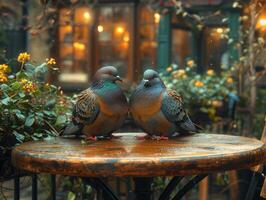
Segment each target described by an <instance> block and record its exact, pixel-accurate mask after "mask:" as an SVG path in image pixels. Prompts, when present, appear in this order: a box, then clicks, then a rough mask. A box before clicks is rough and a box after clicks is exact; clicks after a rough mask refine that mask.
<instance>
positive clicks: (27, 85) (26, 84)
mask: <svg viewBox="0 0 266 200" xmlns="http://www.w3.org/2000/svg"><path fill="white" fill-rule="evenodd" d="M20 83H21V84H22V85H23V86H22V89H23V90H24V91H25V92H28V93H31V92H35V91H36V86H35V84H34V83H33V82H32V81H29V80H27V79H25V78H23V79H21V80H20Z"/></svg>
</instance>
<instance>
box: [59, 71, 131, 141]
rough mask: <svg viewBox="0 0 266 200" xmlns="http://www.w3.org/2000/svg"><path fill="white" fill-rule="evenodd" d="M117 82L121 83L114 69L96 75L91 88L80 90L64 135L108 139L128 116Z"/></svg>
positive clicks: (125, 100) (124, 100)
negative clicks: (81, 135) (82, 135)
mask: <svg viewBox="0 0 266 200" xmlns="http://www.w3.org/2000/svg"><path fill="white" fill-rule="evenodd" d="M116 81H122V79H121V78H120V77H119V76H118V71H117V69H116V68H115V67H113V66H107V67H102V68H100V69H99V70H97V72H96V73H95V76H94V80H93V82H92V85H91V86H90V87H89V88H88V89H86V90H84V91H82V92H81V93H80V94H79V95H78V97H77V102H76V104H75V105H74V108H73V113H72V122H71V123H70V124H69V125H68V126H67V127H66V128H65V130H64V132H63V135H80V134H84V135H85V136H86V137H87V138H88V139H92V140H96V139H97V138H101V137H103V138H106V137H107V138H109V137H111V134H112V132H114V131H115V130H117V129H118V128H120V127H121V126H122V124H123V122H124V120H125V118H126V117H127V115H128V103H127V99H126V96H125V95H124V93H123V91H122V89H121V88H120V87H119V86H118V85H117V83H116Z"/></svg>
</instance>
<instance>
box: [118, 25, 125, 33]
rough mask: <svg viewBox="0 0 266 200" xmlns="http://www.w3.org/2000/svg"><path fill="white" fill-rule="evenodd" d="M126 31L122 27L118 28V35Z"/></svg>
mask: <svg viewBox="0 0 266 200" xmlns="http://www.w3.org/2000/svg"><path fill="white" fill-rule="evenodd" d="M124 31H125V29H124V28H123V27H122V26H118V27H117V28H116V33H118V34H122V33H124Z"/></svg>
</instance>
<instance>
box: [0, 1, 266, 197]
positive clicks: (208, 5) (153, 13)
mask: <svg viewBox="0 0 266 200" xmlns="http://www.w3.org/2000/svg"><path fill="white" fill-rule="evenodd" d="M176 2H178V1H174V0H173V1H166V0H165V1H153V0H143V1H141V0H139V1H130V0H97V1H91V0H67V1H62V0H61V1H60V0H39V1H38V0H21V1H19V0H1V1H0V23H1V25H0V49H1V50H2V51H3V52H4V54H5V57H6V58H8V59H12V58H17V55H18V54H19V53H20V52H23V51H27V52H28V53H30V55H31V60H32V62H33V63H36V65H37V63H42V62H43V61H44V60H45V59H46V58H51V57H52V58H55V59H56V62H57V66H58V68H59V71H53V70H51V71H50V72H49V74H48V75H47V76H46V77H45V81H47V82H49V83H52V84H56V85H58V86H61V87H62V89H63V91H64V92H66V93H68V94H72V93H73V92H74V93H76V92H78V91H79V90H82V89H85V88H86V87H88V84H89V82H90V81H91V79H92V76H93V74H94V72H95V71H96V70H97V68H99V67H101V66H104V65H114V66H115V67H117V68H118V69H119V72H120V73H121V76H123V77H124V78H125V83H126V85H127V86H128V87H130V86H132V85H135V84H136V83H137V82H138V81H139V79H140V78H141V75H142V72H143V70H144V69H145V68H148V67H153V68H155V69H157V70H159V71H160V72H161V73H166V76H167V77H168V76H170V77H172V73H173V71H172V70H177V69H178V70H179V69H187V68H188V67H189V66H190V65H191V66H193V67H194V68H193V70H195V73H196V74H194V75H193V76H194V77H197V76H198V75H202V76H203V78H205V77H206V76H205V75H206V74H207V73H208V72H209V70H214V72H215V74H217V75H218V74H220V73H222V72H227V71H228V72H229V71H231V70H232V69H233V68H234V67H235V65H236V64H237V63H239V61H241V59H242V57H243V52H241V51H240V49H239V46H238V45H239V44H240V45H242V46H243V49H244V47H245V45H246V44H243V43H241V42H242V41H243V35H244V30H245V29H248V26H245V21H244V18H243V16H245V14H246V15H249V9H248V8H247V7H248V6H246V7H245V6H239V5H240V3H237V2H239V1H231V0H198V1H193V0H187V1H181V2H182V9H181V10H179V7H178V6H177V5H175V3H176ZM241 2H244V3H246V4H247V5H248V3H249V1H241ZM258 2H259V3H260V4H261V5H262V7H263V6H264V5H265V1H263V0H261V1H258ZM259 13H260V15H259V19H258V22H257V24H256V27H255V30H254V31H255V33H254V34H255V39H256V40H257V39H258V38H261V41H263V40H264V38H265V30H266V29H265V27H266V11H265V9H264V8H263V9H261V12H259ZM242 18H243V20H242ZM240 19H241V20H240ZM243 29H244V30H243ZM243 51H244V50H243ZM2 55H3V54H1V56H2ZM0 59H1V60H5V59H4V58H0ZM1 63H4V61H3V62H2V61H1ZM253 64H254V67H255V69H256V72H258V73H259V72H260V71H262V70H263V69H264V68H265V52H264V51H260V53H259V54H258V55H257V56H256V58H255V60H254V63H253ZM11 67H12V69H13V70H14V69H16V67H17V69H19V66H16V65H15V64H14V65H12V66H11ZM179 72H181V71H179ZM169 74H170V75H169ZM210 74H211V73H210ZM177 75H178V73H177ZM210 76H211V75H210ZM181 78H182V74H181V76H177V79H179V80H182V79H181ZM229 78H232V80H234V81H235V82H237V80H238V77H237V74H236V73H235V72H233V74H232V77H229ZM175 79H176V78H175ZM217 79H219V77H217ZM226 80H231V79H226ZM201 81H202V80H201ZM172 82H174V80H173V79H170V80H169V82H167V83H169V84H168V85H170V84H172ZM195 83H199V84H195V88H196V89H201V88H200V85H201V84H202V82H195ZM200 83H201V84H200ZM265 83H266V82H265V79H264V80H263V79H262V80H260V81H259V82H258V83H257V85H256V86H257V88H258V96H257V97H256V100H257V101H258V103H257V107H256V115H254V113H253V114H252V113H251V112H252V110H251V111H250V109H249V108H247V107H246V105H249V101H248V97H249V96H248V95H249V93H247V94H245V95H247V96H245V98H244V101H242V100H243V99H241V101H240V103H243V102H244V103H243V105H242V107H241V106H240V107H241V109H239V110H238V111H237V115H238V116H237V119H241V120H242V117H243V118H245V119H244V120H242V125H243V124H244V126H246V124H248V123H245V122H249V121H251V120H250V119H253V120H254V125H255V126H256V129H255V131H256V132H255V131H254V132H251V131H250V130H251V128H250V127H249V128H246V127H244V128H243V127H242V129H241V128H238V127H241V125H240V126H239V124H237V123H238V122H237V123H235V121H233V120H234V116H232V115H230V116H229V118H228V116H227V113H226V116H222V117H223V118H222V120H221V118H219V120H218V121H217V120H213V121H211V122H209V123H211V125H213V127H211V129H212V130H213V131H215V132H219V131H220V130H221V131H222V132H224V130H227V131H228V124H230V125H232V127H233V128H234V127H235V126H236V127H237V128H238V129H237V131H238V133H239V132H241V134H243V135H245V134H246V135H249V136H250V135H254V136H257V137H259V136H260V133H261V130H262V128H261V127H262V125H263V124H262V122H263V120H261V119H263V116H264V114H265V96H266V95H263V94H266V93H265ZM193 86H194V85H193ZM197 87H198V88H197ZM185 89H186V87H185ZM244 89H245V88H244ZM185 92H188V91H187V90H186V91H185ZM240 92H241V91H240V89H239V88H238V94H240ZM194 96H195V95H194ZM207 100H208V99H207ZM214 100H215V99H214ZM218 100H219V101H221V99H218ZM219 101H218V103H219ZM259 101H260V102H262V104H259ZM263 102H264V103H263ZM189 103H191V101H190V102H189ZM211 103H213V104H214V103H215V101H212V102H211ZM216 103H217V101H216ZM240 103H239V104H240ZM191 104H192V103H191ZM196 106H198V105H196ZM226 106H227V104H226ZM195 110H199V107H195ZM222 111H224V110H222ZM208 112H209V111H208ZM250 113H251V114H250ZM252 116H253V117H254V118H253V117H252ZM201 119H202V118H201ZM228 120H229V121H228ZM241 120H239V121H241ZM232 121H233V123H231V122H232ZM220 122H221V123H222V124H219V123H220ZM217 124H218V126H216V125H217ZM224 125H225V126H226V127H227V128H225V129H224ZM259 125H260V126H259ZM217 127H218V128H217ZM219 127H222V128H219ZM213 128H214V129H213ZM227 133H228V132H227ZM232 133H233V134H234V133H236V131H235V132H233V131H232V129H230V134H232ZM253 133H254V134H253ZM217 177H218V178H217ZM117 181H119V180H117ZM121 182H123V184H122V183H121V185H122V186H125V185H130V182H129V181H128V180H121ZM157 182H158V184H157ZM157 182H155V187H157V185H159V186H158V187H160V186H161V185H162V180H160V179H159V180H157ZM221 182H222V183H221ZM227 182H228V176H227V175H219V174H218V176H214V177H211V180H210V185H212V195H216V191H218V190H216V189H217V188H219V187H218V186H219V184H224V183H227ZM116 183H117V182H116ZM114 184H115V183H114ZM156 184H157V185H156ZM217 185H218V186H217ZM216 186H217V187H216ZM129 188H130V187H129ZM124 190H126V189H125V188H122V191H121V193H123V192H125V191H124ZM222 190H223V189H222ZM228 190H229V189H228V188H227V190H226V192H228ZM219 191H220V190H219ZM232 191H234V187H232V188H231V195H232ZM128 192H129V190H128V191H127V192H126V193H128ZM226 192H225V193H226ZM225 195H228V193H226V194H225Z"/></svg>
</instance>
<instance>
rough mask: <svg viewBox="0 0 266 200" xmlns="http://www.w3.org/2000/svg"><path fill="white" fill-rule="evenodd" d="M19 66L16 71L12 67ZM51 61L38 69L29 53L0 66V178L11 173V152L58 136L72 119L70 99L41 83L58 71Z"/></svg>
mask: <svg viewBox="0 0 266 200" xmlns="http://www.w3.org/2000/svg"><path fill="white" fill-rule="evenodd" d="M16 64H19V66H20V69H19V70H17V71H15V70H14V69H13V68H12V66H15V65H16ZM55 65H56V62H55V60H54V59H53V58H51V59H47V60H46V62H44V63H42V64H41V65H37V66H36V65H35V64H33V63H32V62H30V55H29V54H28V53H26V52H25V53H20V54H19V56H18V58H17V60H9V61H7V62H6V63H3V64H0V83H1V85H0V110H1V112H0V177H1V178H7V177H9V176H10V175H11V174H12V173H13V169H12V167H11V164H10V156H11V150H12V148H13V147H14V146H15V145H17V144H20V143H23V142H26V141H31V140H43V139H44V140H46V139H50V138H53V137H56V136H58V135H59V133H60V131H61V129H62V128H63V127H64V126H65V125H66V123H67V122H68V119H69V116H70V115H71V114H70V113H71V99H70V98H69V97H67V96H66V95H64V94H63V92H62V90H61V89H60V87H56V86H54V85H51V84H49V83H47V82H45V81H42V80H43V77H44V76H45V74H46V72H47V71H48V70H49V69H50V70H57V69H56V68H55Z"/></svg>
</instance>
